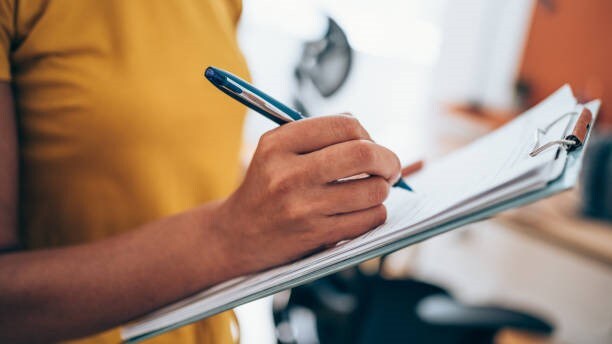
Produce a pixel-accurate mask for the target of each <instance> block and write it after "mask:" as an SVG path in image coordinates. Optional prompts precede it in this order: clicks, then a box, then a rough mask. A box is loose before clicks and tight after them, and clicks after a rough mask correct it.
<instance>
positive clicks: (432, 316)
mask: <svg viewBox="0 0 612 344" xmlns="http://www.w3.org/2000/svg"><path fill="white" fill-rule="evenodd" d="M297 307H299V308H301V309H308V310H310V311H311V312H312V314H314V318H315V319H316V324H314V326H309V327H307V328H316V332H317V333H316V334H310V335H309V336H305V337H307V338H313V337H318V341H319V342H320V343H321V344H327V343H363V344H369V343H491V342H492V341H493V339H494V337H495V335H496V334H497V332H498V331H499V330H500V329H502V328H514V329H522V330H527V331H531V332H535V333H538V334H546V335H547V334H550V333H551V332H552V330H553V327H552V326H551V325H550V324H549V323H547V322H546V321H544V320H542V319H540V318H538V317H535V316H532V315H528V314H525V313H523V312H520V311H514V310H508V309H503V308H499V307H468V306H464V305H462V304H460V303H458V302H457V301H456V300H454V299H453V298H452V296H451V295H450V294H449V293H448V292H446V291H445V290H444V289H442V288H440V287H437V286H434V285H431V284H428V283H423V282H419V281H416V280H385V279H383V278H380V277H378V276H365V275H363V274H361V273H359V270H357V269H351V270H350V271H345V272H344V273H341V274H336V275H332V276H328V277H326V278H323V279H320V280H318V281H315V282H313V283H310V284H307V285H303V286H300V287H297V288H294V289H292V291H291V296H290V298H289V299H288V302H287V303H286V304H285V305H284V306H283V307H280V308H276V309H275V311H274V315H275V320H276V321H277V324H280V323H281V322H282V323H284V324H285V325H286V324H289V323H291V321H292V320H293V319H291V316H290V313H291V310H292V309H295V308H297ZM302 321H303V319H302ZM294 325H296V324H294ZM295 327H299V326H293V328H295ZM288 328H291V326H285V327H284V329H285V331H286V330H287V329H288ZM302 328H303V326H302ZM303 335H304V334H303V333H302V337H304V336H303ZM313 335H314V336H313ZM284 338H285V340H280V339H279V343H297V344H303V343H305V342H304V341H300V334H295V335H290V336H286V335H285V336H284ZM287 338H290V339H289V340H287Z"/></svg>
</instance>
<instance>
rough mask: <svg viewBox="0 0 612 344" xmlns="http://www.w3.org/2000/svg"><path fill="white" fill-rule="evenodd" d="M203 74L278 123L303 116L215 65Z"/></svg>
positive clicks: (402, 186)
mask: <svg viewBox="0 0 612 344" xmlns="http://www.w3.org/2000/svg"><path fill="white" fill-rule="evenodd" d="M204 76H205V77H206V79H208V81H210V82H211V83H212V84H213V85H215V86H216V87H217V88H218V89H220V90H221V91H222V92H223V93H225V94H227V95H228V96H230V97H232V98H234V99H235V100H237V101H239V102H241V103H242V104H244V105H246V106H247V107H249V108H251V109H253V110H255V111H257V112H258V113H260V114H261V115H263V116H265V117H266V118H268V119H270V120H272V121H274V122H275V123H277V124H278V125H283V124H286V123H289V122H293V121H299V120H300V119H303V118H304V116H302V114H300V113H299V112H297V111H295V110H293V109H292V108H290V107H288V106H286V105H285V104H283V103H281V102H279V101H278V100H276V99H274V98H272V97H270V96H269V95H267V94H265V93H264V92H262V91H260V90H258V89H257V88H255V87H254V86H253V85H251V84H249V83H248V82H246V81H244V80H242V79H240V78H239V77H237V76H235V75H233V74H231V73H229V72H226V71H224V70H221V69H219V68H215V67H208V68H206V71H205V72H204ZM393 186H395V187H399V188H402V189H404V190H408V191H412V188H411V187H410V186H408V184H406V182H404V181H403V180H402V178H400V179H399V180H398V181H397V182H396V183H395V184H393Z"/></svg>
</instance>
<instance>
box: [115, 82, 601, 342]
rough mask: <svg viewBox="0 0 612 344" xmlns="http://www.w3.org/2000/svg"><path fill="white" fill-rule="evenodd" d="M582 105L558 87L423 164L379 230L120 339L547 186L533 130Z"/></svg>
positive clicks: (554, 154)
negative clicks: (496, 126)
mask: <svg viewBox="0 0 612 344" xmlns="http://www.w3.org/2000/svg"><path fill="white" fill-rule="evenodd" d="M598 104H599V103H598V102H592V103H589V104H587V105H586V106H587V107H589V109H590V110H591V112H592V113H593V114H594V115H595V114H596V113H597V110H598ZM582 106H583V105H579V104H577V103H576V100H575V98H574V96H573V95H572V91H571V89H570V87H569V86H564V87H563V88H561V89H560V90H559V91H557V92H556V93H554V94H553V95H552V96H550V97H549V98H548V99H546V100H545V101H543V102H542V103H540V104H539V105H538V106H536V107H534V108H532V109H531V110H529V111H527V112H526V113H524V114H522V115H521V116H519V117H518V118H517V119H515V120H514V121H512V122H510V123H509V124H507V125H506V126H504V127H502V128H500V129H498V130H496V131H494V132H492V133H491V134H489V135H487V136H485V137H483V138H481V139H479V140H477V141H475V142H473V143H472V144H470V145H468V146H466V147H464V148H462V149H460V150H458V151H456V152H454V153H452V154H450V155H448V156H446V157H444V158H442V159H439V160H438V161H434V162H431V163H429V164H428V165H427V166H426V168H425V169H423V170H422V171H420V172H419V173H418V174H416V175H414V176H413V177H410V179H409V180H408V182H409V184H410V185H411V186H412V187H413V188H414V189H415V190H416V192H415V193H410V192H407V191H404V190H400V189H394V190H392V192H391V194H390V196H389V199H388V200H387V201H386V202H385V204H386V206H387V210H388V219H387V222H386V223H385V224H384V225H381V226H379V227H378V228H376V229H374V230H372V231H370V232H368V233H366V234H364V235H362V236H361V237H358V238H356V239H354V240H351V241H347V242H344V243H341V244H339V245H337V246H336V247H334V248H332V249H329V250H326V251H324V252H321V253H318V254H315V255H313V256H310V257H307V258H305V259H302V260H299V261H297V262H294V263H291V264H288V265H285V266H281V267H278V268H274V269H271V270H269V271H265V272H262V273H257V274H253V275H251V276H245V277H240V278H236V279H234V280H231V281H228V282H226V283H223V284H220V285H217V286H215V287H213V288H210V289H208V290H205V291H203V292H201V293H199V294H196V295H193V296H191V297H189V298H187V299H184V300H182V301H180V302H177V303H175V304H173V305H170V306H168V307H165V308H163V309H160V310H158V311H156V312H154V313H152V314H150V315H148V316H146V317H144V318H142V319H140V320H138V321H137V322H135V323H132V324H131V325H129V326H127V327H125V328H124V329H123V332H122V335H123V338H124V339H125V340H140V339H144V338H146V337H149V336H152V335H155V334H159V333H161V332H164V331H167V330H170V329H173V328H176V327H179V326H182V325H185V324H187V323H189V322H193V321H196V320H199V319H201V318H203V317H207V316H210V315H213V314H216V313H219V312H221V311H224V310H226V309H229V308H232V307H235V306H237V305H240V304H242V303H245V302H248V301H252V300H255V299H257V298H260V297H264V296H267V295H270V294H272V293H274V292H277V291H279V290H282V289H285V288H288V287H292V286H295V285H299V284H302V283H306V282H308V281H310V280H312V279H315V278H318V277H321V276H323V275H326V274H329V273H331V272H334V271H337V270H339V269H341V268H345V267H347V266H351V265H354V264H357V263H359V262H361V261H363V260H365V259H368V258H371V257H373V256H376V255H380V254H384V253H388V252H389V251H390V250H394V249H397V248H400V247H402V246H406V245H408V244H410V242H409V241H406V240H405V239H406V238H410V237H415V238H416V237H417V236H418V234H420V233H425V232H428V231H431V232H432V233H433V231H434V230H435V229H437V228H442V227H443V226H447V227H448V228H449V229H450V228H452V225H453V223H458V224H457V225H456V226H458V225H459V224H464V223H465V222H466V221H468V222H469V221H473V220H476V219H478V218H477V217H473V219H472V218H471V217H470V216H472V215H473V214H477V213H478V212H480V211H482V210H485V209H494V207H495V206H496V205H501V204H504V202H506V203H507V202H509V201H511V200H519V199H521V197H525V195H529V194H533V192H534V191H537V190H542V189H545V188H547V187H548V185H549V184H550V183H551V182H552V181H554V180H556V179H558V178H560V177H561V176H562V175H563V173H564V171H565V168H566V161H567V158H568V153H567V152H566V150H565V149H562V148H554V149H550V150H548V151H545V152H543V153H541V154H539V155H537V156H535V157H531V156H530V155H529V153H530V152H531V151H532V150H533V148H534V144H535V135H536V131H537V129H538V128H545V127H547V126H548V124H549V123H551V122H554V121H555V120H557V119H558V118H559V117H561V116H562V115H564V114H566V113H568V112H574V111H576V112H578V113H580V111H581V109H582ZM574 121H575V118H573V117H571V116H566V117H565V118H564V119H563V120H562V121H559V122H558V123H557V124H555V125H554V126H553V127H551V128H550V130H549V131H548V132H547V133H546V134H545V137H544V138H543V141H544V142H546V141H549V140H555V139H559V138H561V137H563V136H565V135H566V133H567V132H568V130H569V129H570V127H572V125H573V124H574ZM570 186H571V185H570ZM540 197H542V196H540ZM536 199H537V197H536ZM531 200H533V199H531ZM523 203H524V202H523ZM519 204H520V203H519ZM501 209H503V208H499V210H493V211H492V212H490V213H491V214H492V213H495V212H496V211H500V210H501ZM489 215H490V214H489ZM465 219H467V220H466V221H463V222H462V220H465ZM456 226H455V227H456ZM436 234H438V233H436ZM431 235H434V234H431ZM402 240H403V241H402ZM419 240H422V239H419ZM397 243H400V244H399V245H398V244H397Z"/></svg>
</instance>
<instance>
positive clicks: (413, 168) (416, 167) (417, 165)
mask: <svg viewBox="0 0 612 344" xmlns="http://www.w3.org/2000/svg"><path fill="white" fill-rule="evenodd" d="M422 168H423V160H419V161H417V162H413V163H412V164H410V165H408V166H404V167H402V177H406V176H409V175H411V174H413V173H415V172H417V171H420V170H421V169H422Z"/></svg>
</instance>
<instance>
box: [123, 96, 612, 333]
mask: <svg viewBox="0 0 612 344" xmlns="http://www.w3.org/2000/svg"><path fill="white" fill-rule="evenodd" d="M600 105H601V102H600V101H599V100H595V101H591V102H589V103H587V104H584V105H583V108H582V110H581V111H580V113H578V112H570V113H565V114H562V115H560V117H559V118H557V119H556V120H555V121H553V122H552V123H550V124H549V125H548V126H547V127H545V128H539V129H538V130H537V132H536V133H535V140H534V141H535V142H534V147H533V150H532V152H531V153H530V154H533V155H534V156H535V155H537V154H540V153H541V152H543V151H544V150H548V149H551V148H553V147H558V148H559V149H565V150H566V151H567V152H568V154H567V158H566V160H565V166H564V168H563V171H562V173H561V174H560V175H559V177H557V178H556V179H554V180H553V181H551V182H549V183H548V185H547V186H546V187H545V188H542V189H539V190H535V191H532V192H528V193H526V194H524V195H522V196H520V197H518V198H513V199H510V200H507V201H502V202H501V203H498V204H496V205H493V206H491V207H488V208H484V209H482V210H479V211H476V212H474V213H472V214H470V215H467V216H464V217H461V218H459V219H456V220H451V221H450V222H447V223H444V224H441V225H439V226H436V227H434V228H431V229H427V230H424V231H421V232H417V233H414V234H411V235H409V236H407V237H405V238H403V239H399V240H397V241H393V242H391V243H388V244H386V245H384V246H381V247H377V248H375V249H372V250H369V251H366V252H363V253H359V254H356V255H354V256H351V257H350V258H348V259H346V260H343V261H341V262H338V263H334V264H330V265H328V266H326V267H323V268H321V269H318V270H315V271H312V272H310V273H306V274H304V275H302V276H300V277H297V278H295V279H292V280H290V281H288V282H285V283H279V284H276V285H274V286H272V287H270V288H267V289H264V290H261V291H258V292H256V293H253V294H250V295H248V296H245V297H242V298H239V299H237V300H234V301H232V302H229V303H226V304H224V305H222V306H220V307H215V308H211V309H209V310H207V311H204V312H202V313H199V314H198V315H197V316H194V317H191V318H187V319H185V320H183V321H180V322H178V323H175V324H172V325H169V326H167V327H164V328H162V329H159V330H157V331H154V332H150V333H146V334H143V335H140V336H135V337H132V338H129V339H127V340H126V341H124V342H125V343H136V342H140V341H142V340H145V339H148V338H152V337H155V336H157V335H159V334H161V333H164V332H167V331H170V330H173V329H177V328H179V327H182V326H185V325H187V324H190V323H193V322H195V321H198V320H200V319H203V318H206V317H209V316H212V315H215V314H218V313H220V312H223V311H226V310H229V309H233V308H236V307H238V306H240V305H243V304H245V303H248V302H251V301H255V300H258V299H260V298H263V297H266V296H270V295H273V294H275V293H277V292H280V291H283V290H285V289H289V288H293V287H296V286H299V285H302V284H305V283H309V282H312V281H314V280H317V279H319V278H322V277H325V276H327V275H330V274H333V273H336V272H339V271H341V270H344V269H346V268H348V267H352V266H355V265H357V264H359V263H362V262H364V261H366V260H369V259H372V258H376V257H378V256H381V255H385V254H389V253H392V252H394V251H397V250H399V249H402V248H405V247H407V246H410V245H414V244H417V243H419V242H422V241H424V240H427V239H429V238H432V237H434V236H437V235H440V234H443V233H445V232H448V231H450V230H453V229H456V228H459V227H462V226H464V225H467V224H470V223H474V222H477V221H482V220H485V219H487V218H490V217H492V216H493V215H495V214H497V213H500V212H502V211H504V210H509V209H512V208H517V207H520V206H523V205H526V204H529V203H533V202H535V201H538V200H541V199H543V198H546V197H549V196H552V195H554V194H557V193H559V192H561V191H564V190H567V189H570V188H572V187H573V186H574V185H575V184H576V183H577V181H578V178H579V174H580V170H581V166H582V161H583V158H584V151H585V148H586V147H587V145H588V141H589V139H590V136H591V131H592V123H593V122H594V121H595V119H596V115H593V114H597V112H598V110H599V107H600ZM566 117H572V118H573V120H572V121H570V122H569V123H568V128H566V130H565V133H566V134H565V135H564V136H563V137H562V138H560V139H557V140H552V141H548V142H544V143H542V142H541V140H542V136H544V135H545V134H546V132H547V131H548V129H550V128H551V127H552V126H554V125H555V124H556V123H558V122H559V121H560V120H561V119H562V118H566Z"/></svg>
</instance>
